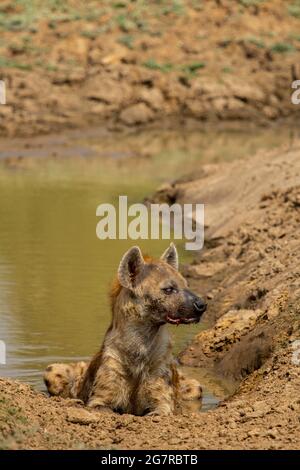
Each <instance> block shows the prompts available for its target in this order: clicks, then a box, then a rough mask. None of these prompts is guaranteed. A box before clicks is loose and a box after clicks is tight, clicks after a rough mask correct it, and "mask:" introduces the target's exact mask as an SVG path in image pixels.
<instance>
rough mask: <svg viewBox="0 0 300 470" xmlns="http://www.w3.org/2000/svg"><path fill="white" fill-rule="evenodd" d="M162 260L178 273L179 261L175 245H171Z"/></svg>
mask: <svg viewBox="0 0 300 470" xmlns="http://www.w3.org/2000/svg"><path fill="white" fill-rule="evenodd" d="M160 259H162V260H163V261H165V262H166V263H168V264H169V265H170V266H172V268H174V269H176V270H177V271H178V266H179V261H178V253H177V249H176V246H175V245H174V243H171V244H170V246H169V248H167V249H166V251H165V252H164V253H163V254H162V255H161V257H160Z"/></svg>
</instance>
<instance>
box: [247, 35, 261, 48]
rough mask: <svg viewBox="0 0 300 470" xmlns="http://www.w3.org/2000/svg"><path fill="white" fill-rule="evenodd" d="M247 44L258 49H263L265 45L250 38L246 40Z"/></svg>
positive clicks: (258, 40) (259, 40)
mask: <svg viewBox="0 0 300 470" xmlns="http://www.w3.org/2000/svg"><path fill="white" fill-rule="evenodd" d="M246 41H247V42H249V43H250V44H253V45H254V46H256V47H259V48H260V49H264V47H265V43H264V41H262V40H261V39H259V38H255V37H251V38H247V39H246Z"/></svg>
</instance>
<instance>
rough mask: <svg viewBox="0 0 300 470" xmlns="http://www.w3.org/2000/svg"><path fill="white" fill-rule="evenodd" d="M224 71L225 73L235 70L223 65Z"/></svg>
mask: <svg viewBox="0 0 300 470" xmlns="http://www.w3.org/2000/svg"><path fill="white" fill-rule="evenodd" d="M222 72H224V73H233V72H234V70H233V68H232V67H223V69H222Z"/></svg>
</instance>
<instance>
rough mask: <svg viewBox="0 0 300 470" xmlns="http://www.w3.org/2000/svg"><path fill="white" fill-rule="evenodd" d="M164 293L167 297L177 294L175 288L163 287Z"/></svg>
mask: <svg viewBox="0 0 300 470" xmlns="http://www.w3.org/2000/svg"><path fill="white" fill-rule="evenodd" d="M162 290H163V291H164V293H165V294H167V295H171V294H177V292H178V289H176V288H175V287H165V288H164V289H162Z"/></svg>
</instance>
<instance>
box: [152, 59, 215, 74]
mask: <svg viewBox="0 0 300 470" xmlns="http://www.w3.org/2000/svg"><path fill="white" fill-rule="evenodd" d="M143 65H144V67H147V68H148V69H152V70H159V71H161V72H171V71H172V70H177V71H182V72H185V73H186V74H188V75H195V74H196V72H197V71H198V70H200V69H203V68H204V67H205V66H206V64H205V62H192V63H191V64H184V65H175V64H171V63H164V64H160V63H158V62H156V60H155V59H149V60H147V61H146V62H144V63H143Z"/></svg>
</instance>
